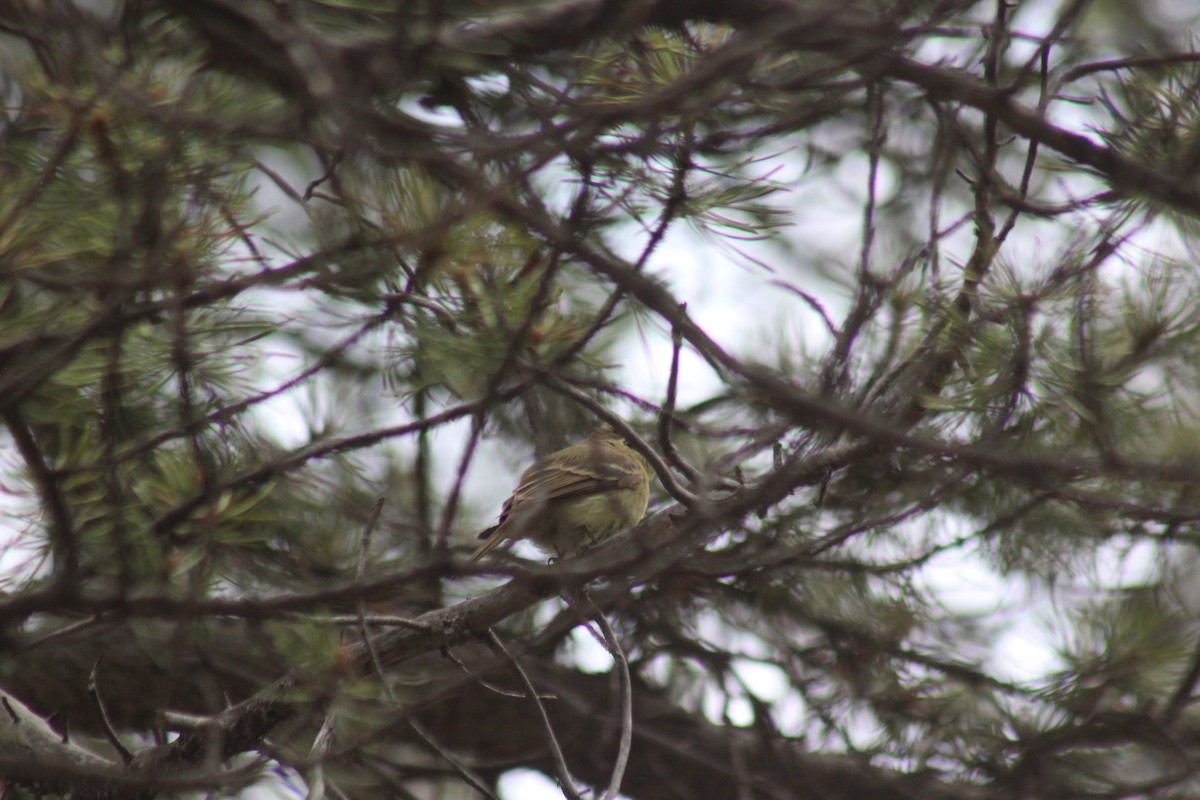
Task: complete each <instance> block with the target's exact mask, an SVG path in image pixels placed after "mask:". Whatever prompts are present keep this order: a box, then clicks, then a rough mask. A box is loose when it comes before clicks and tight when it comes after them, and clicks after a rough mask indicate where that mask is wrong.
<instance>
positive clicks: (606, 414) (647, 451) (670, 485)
mask: <svg viewBox="0 0 1200 800" xmlns="http://www.w3.org/2000/svg"><path fill="white" fill-rule="evenodd" d="M545 384H546V386H548V387H550V388H551V389H553V390H554V391H556V392H558V393H559V394H562V395H565V396H567V397H569V398H571V399H572V400H574V401H575V402H576V403H578V404H579V405H581V406H583V407H584V408H586V409H587V410H588V411H590V412H592V413H593V414H595V415H596V416H597V417H599V418H600V419H601V420H603V421H604V422H606V423H608V424H609V425H611V426H612V427H613V428H614V429H615V430H616V431H617V432H619V433H620V434H621V435H622V436H624V437H625V441H626V442H628V443H629V446H630V447H632V448H633V449H634V450H637V451H638V452H639V453H641V455H642V457H643V458H645V459H646V461H648V462H650V466H651V467H652V468H653V469H654V472H655V474H656V475H658V479H659V480H660V481H661V482H662V485H663V488H665V489H666V490H667V493H668V494H670V495H671V497H674V498H675V500H677V501H678V502H679V504H680V505H681V506H683V507H684V508H691V507H693V506H695V505H696V502H697V498H696V495H694V494H692V493H691V492H689V491H688V490H687V489H684V488H683V487H682V486H680V485H679V482H678V481H676V480H675V476H674V475H673V474H672V473H671V468H670V467H668V466H667V464H666V462H665V461H663V460H662V458H660V457H659V455H658V453H656V452H654V450H653V449H651V448H650V446H649V445H647V444H646V443H645V442H643V441H642V440H641V439H640V438H639V437H638V435H637V434H636V433H634V432H633V429H632V428H630V427H629V426H628V425H627V424H625V421H624V420H622V419H621V418H620V417H618V416H617V415H616V414H614V413H612V412H611V411H609V410H608V409H607V408H605V407H604V406H603V405H601V404H600V403H599V402H597V401H596V400H594V399H592V398H591V397H589V396H588V395H586V394H584V393H583V392H581V391H579V390H578V389H576V388H575V387H574V386H571V385H570V384H569V383H566V382H565V381H562V380H560V379H559V378H557V377H555V376H553V375H549V376H546V381H545Z"/></svg>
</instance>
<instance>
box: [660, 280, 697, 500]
mask: <svg viewBox="0 0 1200 800" xmlns="http://www.w3.org/2000/svg"><path fill="white" fill-rule="evenodd" d="M679 305H680V310H681V311H687V303H680V304H679ZM682 348H683V331H681V330H679V327H678V326H674V327H672V328H671V372H670V374H669V375H668V376H667V399H666V401H665V402H664V403H663V407H662V410H661V411H660V412H659V415H658V445H659V447H661V448H662V451H663V455H664V456H666V458H667V462H668V463H669V464H671V466H673V467H675V469H677V470H679V471H680V472H682V473H683V474H684V475H685V476H687V479H688V480H689V481H690V482H691V484H692V486H694V487H699V485H700V473H699V472H698V471H697V470H696V469H695V468H694V467H693V466H692V465H691V464H689V463H687V462H686V461H684V460H683V457H682V456H680V455H679V451H678V450H677V449H676V448H675V443H674V442H672V441H671V423H672V422H674V421H675V395H676V393H677V392H678V389H679V351H680V350H681V349H682Z"/></svg>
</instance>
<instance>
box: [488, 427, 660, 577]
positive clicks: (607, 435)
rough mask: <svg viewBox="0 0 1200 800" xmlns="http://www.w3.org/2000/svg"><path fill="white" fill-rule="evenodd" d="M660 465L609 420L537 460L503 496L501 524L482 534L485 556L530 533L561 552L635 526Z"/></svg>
mask: <svg viewBox="0 0 1200 800" xmlns="http://www.w3.org/2000/svg"><path fill="white" fill-rule="evenodd" d="M653 474H654V473H653V470H652V469H651V467H650V464H649V463H647V461H646V459H645V458H643V457H642V454H641V453H639V452H638V451H636V450H634V449H633V448H632V447H630V446H629V444H628V443H627V442H626V441H625V437H624V436H623V435H622V434H620V433H618V432H617V431H616V430H615V429H613V428H612V427H610V426H609V425H607V424H600V425H598V426H597V427H596V428H595V429H594V430H593V431H592V432H591V433H590V434H589V435H588V436H587V438H585V439H583V440H582V441H580V442H578V443H576V444H573V445H571V446H570V447H566V448H563V449H562V450H558V451H555V452H553V453H550V454H549V455H547V456H545V457H543V458H540V459H538V460H537V461H535V462H534V463H533V464H532V465H531V466H530V467H529V468H528V469H526V470H525V471H524V472H523V473H521V478H520V480H519V482H518V484H517V488H516V489H515V490H514V491H513V493H512V496H511V497H509V498H508V499H507V500H505V501H504V506H503V507H502V508H501V510H500V521H499V523H498V524H496V525H494V526H492V527H490V528H488V529H487V530H485V531H484V532H483V533H481V534H479V538H480V539H482V540H483V544H481V545H479V548H478V549H476V550H475V552H474V553H473V554H472V555H471V560H472V561H478V560H479V559H480V558H482V557H483V556H484V555H486V554H487V553H489V552H491V550H492V549H493V548H494V547H496V545H498V544H500V543H501V542H503V541H504V540H505V539H531V540H533V543H534V544H536V545H537V546H538V547H539V548H541V549H542V550H544V551H546V552H547V553H550V554H552V555H556V556H558V557H559V558H570V557H571V556H575V555H578V554H579V553H580V552H582V551H584V550H586V549H587V548H589V547H591V546H592V545H594V544H597V543H599V542H601V541H603V540H605V539H607V538H609V537H610V536H613V535H615V534H617V533H620V532H621V531H623V530H626V529H628V528H631V527H633V526H634V525H635V524H636V523H637V522H638V521H639V520H641V518H642V515H644V514H645V513H646V507H647V505H649V502H650V478H651V477H652V476H653Z"/></svg>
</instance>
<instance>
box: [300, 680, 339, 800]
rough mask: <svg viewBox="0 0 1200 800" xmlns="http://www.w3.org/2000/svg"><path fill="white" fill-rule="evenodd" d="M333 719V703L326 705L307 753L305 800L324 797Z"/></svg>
mask: <svg viewBox="0 0 1200 800" xmlns="http://www.w3.org/2000/svg"><path fill="white" fill-rule="evenodd" d="M333 718H334V714H333V703H328V704H327V705H326V708H325V718H324V719H322V720H321V728H320V730H318V731H317V735H316V737H315V738H314V739H313V743H312V749H311V750H309V751H308V761H309V764H310V765H311V766H309V768H308V769H307V770H306V771H305V775H304V782H305V783H306V784H308V795H307V796H306V800H323V799H324V797H325V757H326V756H327V755H328V754H329V748H330V747H331V746H332V745H333V722H334V719H333Z"/></svg>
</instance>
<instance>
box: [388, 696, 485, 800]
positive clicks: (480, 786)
mask: <svg viewBox="0 0 1200 800" xmlns="http://www.w3.org/2000/svg"><path fill="white" fill-rule="evenodd" d="M408 725H409V727H411V728H412V729H413V731H414V732H415V733H416V734H417V736H420V737H421V738H422V739H424V740H425V744H427V745H429V747H430V748H431V749H432V750H433V751H434V752H435V753H437V754H438V755H439V756H441V757H442V758H444V759H446V761H448V762H450V766H452V767H454V769H456V770H458V774H459V775H461V776H462V777H463V779H464V780H466V782H467V783H469V784H471V786H473V787H475V789H476V790H477V791H479V792H481V793H482V794H483V795H484V796H486V797H488V798H490V800H500V798H499V797H497V796H496V793H495V792H493V791H492V790H491V789H489V788H488V786H487V783H486V782H485V781H484V780H483V778H482V777H480V775H479V773H477V772H476V771H475V770H473V769H471V768H470V767H468V766H467V765H466V763H465V762H464V761H463V760H462V759H461V758H459V757H458V756H456V755H455V754H454V753H452V752H450V751H449V750H447V749H446V748H445V747H443V746H442V745H441V743H439V742H438V741H437V740H436V739H434V738H433V734H431V733H430V732H429V730H428V729H427V728H426V727H425V726H424V725H422V724H421V723H420V722H417V720H416V719H414V718H413V717H411V716H410V717H409V718H408Z"/></svg>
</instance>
